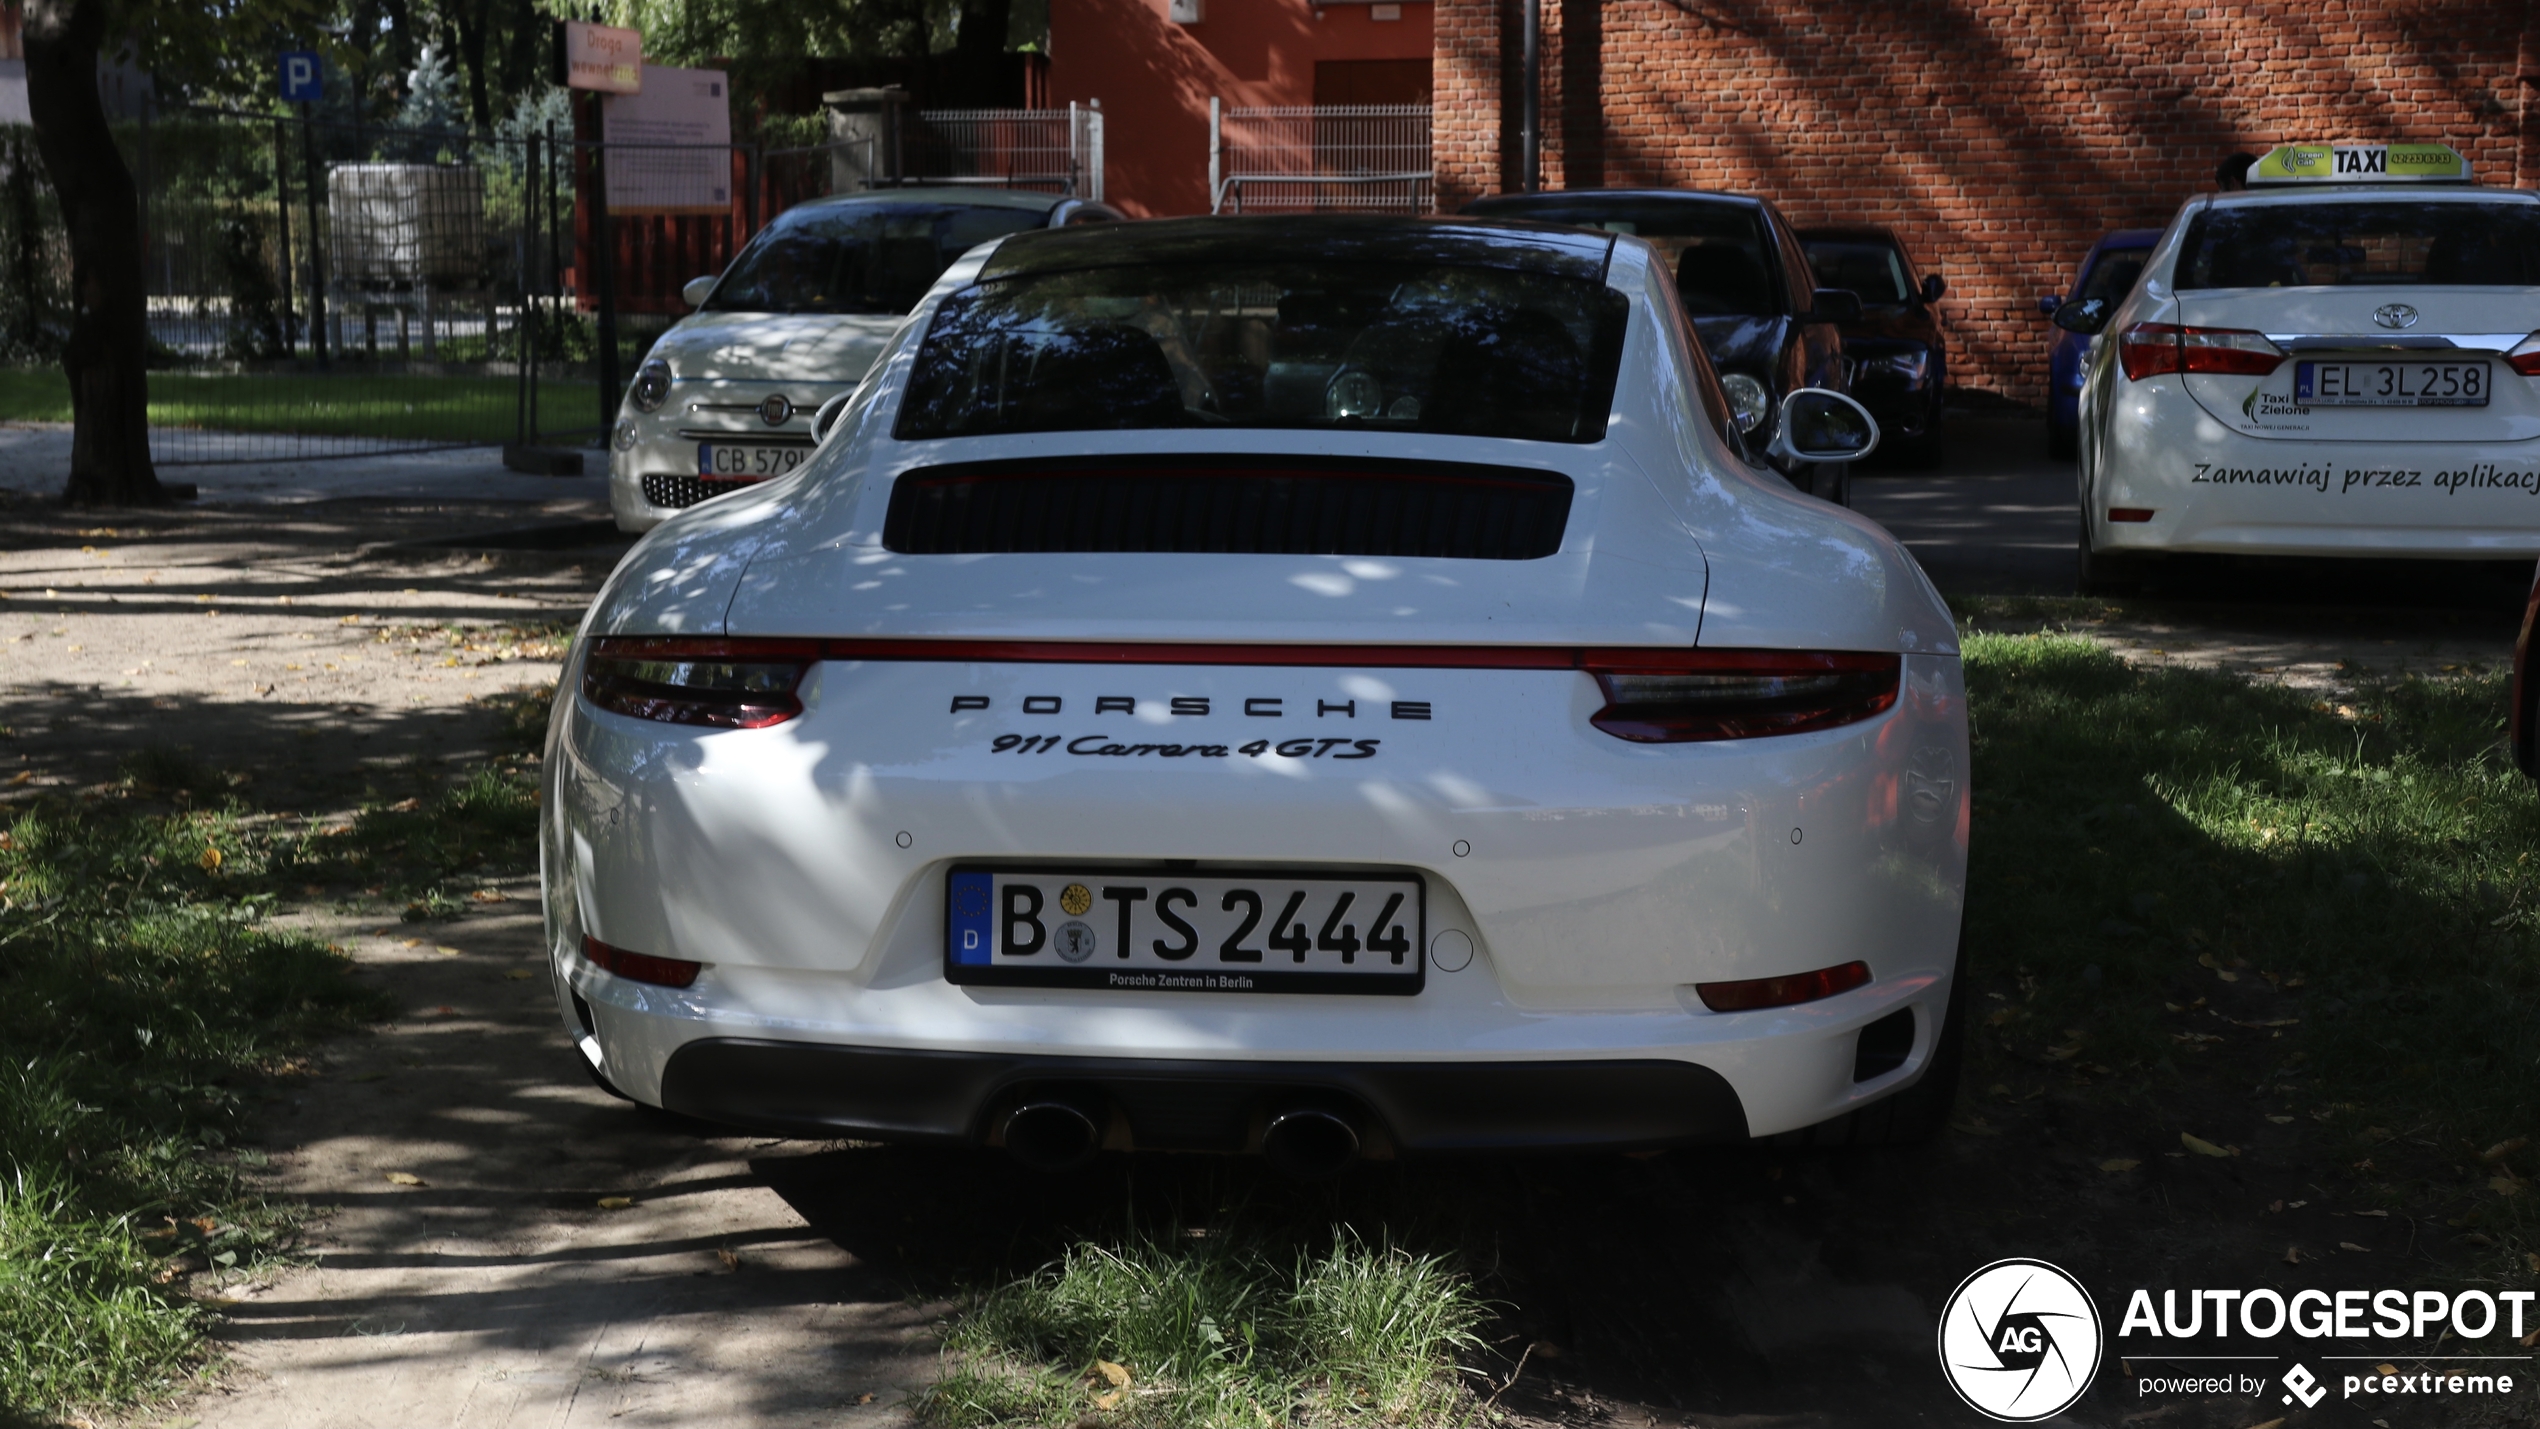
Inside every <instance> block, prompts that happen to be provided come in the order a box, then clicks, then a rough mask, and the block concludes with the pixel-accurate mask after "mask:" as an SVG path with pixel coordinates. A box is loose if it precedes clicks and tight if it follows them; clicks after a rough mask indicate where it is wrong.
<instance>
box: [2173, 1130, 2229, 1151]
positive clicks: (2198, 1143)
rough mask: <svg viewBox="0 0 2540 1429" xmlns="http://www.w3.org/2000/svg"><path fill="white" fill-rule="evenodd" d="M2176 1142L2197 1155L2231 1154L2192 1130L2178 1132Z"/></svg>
mask: <svg viewBox="0 0 2540 1429" xmlns="http://www.w3.org/2000/svg"><path fill="white" fill-rule="evenodd" d="M2178 1144H2179V1145H2181V1146H2184V1147H2186V1148H2187V1149H2188V1150H2190V1151H2193V1152H2195V1153H2196V1154H2197V1155H2199V1156H2229V1155H2230V1154H2231V1153H2230V1152H2228V1151H2225V1150H2223V1149H2222V1148H2221V1147H2219V1146H2216V1145H2215V1144H2214V1143H2212V1142H2210V1141H2207V1140H2206V1139H2205V1138H2203V1137H2201V1136H2198V1135H2196V1134H2195V1133H2193V1132H2187V1131H2182V1132H2180V1133H2179V1134H2178Z"/></svg>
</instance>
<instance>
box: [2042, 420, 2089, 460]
mask: <svg viewBox="0 0 2540 1429" xmlns="http://www.w3.org/2000/svg"><path fill="white" fill-rule="evenodd" d="M2080 449H2081V433H2080V432H2079V431H2078V430H2077V429H2076V427H2068V426H2066V425H2064V424H2063V423H2062V422H2059V421H2056V420H2055V419H2054V418H2052V417H2049V418H2047V419H2046V454H2047V455H2048V456H2049V457H2052V458H2054V459H2055V460H2057V461H2071V460H2072V459H2073V454H2074V453H2075V452H2077V451H2079V450H2080Z"/></svg>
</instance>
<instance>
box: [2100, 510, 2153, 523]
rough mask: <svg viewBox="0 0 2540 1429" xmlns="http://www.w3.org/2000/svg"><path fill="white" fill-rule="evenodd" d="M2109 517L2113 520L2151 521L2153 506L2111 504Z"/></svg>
mask: <svg viewBox="0 0 2540 1429" xmlns="http://www.w3.org/2000/svg"><path fill="white" fill-rule="evenodd" d="M2108 519H2109V520H2111V521H2149V520H2151V519H2152V508H2151V507H2149V506H2111V507H2109V508H2108Z"/></svg>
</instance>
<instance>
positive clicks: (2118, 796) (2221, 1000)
mask: <svg viewBox="0 0 2540 1429" xmlns="http://www.w3.org/2000/svg"><path fill="white" fill-rule="evenodd" d="M1966 655H1967V678H1968V687H1969V707H1970V709H1971V710H1972V711H1973V713H1974V732H1975V750H1974V755H1975V770H1976V785H1975V788H1976V804H1977V817H1976V822H1975V827H1976V837H1975V843H1974V847H1973V850H1972V854H1971V865H1970V873H1969V896H1968V902H1967V907H1968V914H1967V916H1968V933H1969V940H1970V941H1969V947H1970V949H1971V951H1972V953H1973V955H1974V956H1975V958H1976V961H1977V964H1978V967H1979V969H1980V971H1981V972H1983V973H1985V974H1986V975H1987V976H1988V978H1989V979H1990V981H1991V983H1992V985H1993V986H1996V987H2000V988H2006V989H2009V991H2007V992H2005V993H2004V994H2003V995H2001V996H1999V997H1993V998H1986V999H1979V1000H1978V1001H1977V1002H1976V1003H1975V1004H1973V1006H1974V1007H1975V1009H1976V1016H1977V1019H1978V1023H1979V1025H1980V1027H1982V1028H1989V1029H1991V1030H1992V1034H1993V1035H1991V1036H1987V1037H1980V1038H1978V1039H1977V1043H1978V1045H1979V1046H1980V1047H1982V1048H1985V1049H1987V1050H1988V1051H1989V1053H1990V1055H1991V1057H1992V1060H1993V1064H1994V1066H1995V1067H1996V1068H2005V1067H2016V1066H2018V1065H2019V1064H2023V1063H2025V1064H2027V1065H2028V1066H2030V1067H2036V1066H2044V1067H2051V1068H2060V1069H2064V1070H2067V1071H2070V1072H2072V1073H2073V1074H2074V1075H2077V1076H2079V1077H2081V1078H2082V1079H2084V1080H2086V1081H2087V1080H2093V1079H2096V1080H2097V1081H2098V1082H2099V1083H2100V1084H2101V1085H2103V1086H2104V1087H2106V1088H2108V1089H2109V1091H2110V1093H2111V1094H2112V1095H2121V1096H2123V1095H2140V1096H2146V1097H2152V1096H2159V1095H2161V1094H2163V1092H2164V1091H2165V1090H2175V1089H2178V1088H2179V1087H2181V1086H2192V1085H2195V1084H2197V1083H2198V1082H2199V1073H2200V1067H2201V1064H2203V1063H2205V1062H2206V1061H2208V1059H2210V1058H2212V1057H2214V1056H2215V1055H2216V1054H2227V1053H2229V1052H2232V1051H2234V1050H2238V1051H2243V1052H2247V1053H2249V1054H2250V1055H2252V1056H2253V1057H2255V1058H2257V1059H2258V1061H2257V1065H2258V1066H2259V1067H2260V1069H2261V1070H2260V1073H2259V1076H2260V1080H2259V1082H2258V1084H2257V1086H2256V1088H2255V1089H2254V1093H2251V1092H2250V1089H2249V1088H2248V1087H2247V1085H2246V1084H2245V1083H2243V1084H2242V1085H2240V1086H2236V1087H2233V1088H2231V1089H2230V1093H2229V1095H2230V1097H2231V1098H2232V1100H2230V1101H2229V1102H2228V1103H2224V1102H2220V1101H2217V1102H2215V1103H2214V1104H2212V1105H2209V1106H2208V1107H2207V1108H2206V1109H2205V1112H2204V1114H2205V1115H2206V1116H2207V1117H2208V1119H2209V1120H2210V1121H2211V1123H2212V1124H2211V1125H2209V1126H2206V1127H2202V1128H2181V1129H2183V1130H2195V1131H2197V1133H2198V1134H2199V1135H2202V1136H2204V1137H2205V1138H2206V1139H2208V1140H2211V1141H2215V1142H2218V1143H2221V1142H2228V1141H2230V1140H2232V1139H2233V1138H2234V1137H2246V1136H2247V1135H2248V1134H2249V1129H2250V1128H2251V1127H2252V1126H2254V1124H2255V1123H2256V1122H2257V1121H2258V1119H2259V1117H2260V1116H2261V1115H2262V1114H2263V1115H2268V1116H2273V1117H2278V1118H2282V1117H2291V1118H2294V1119H2297V1120H2301V1121H2304V1122H2305V1123H2306V1124H2310V1125H2313V1126H2315V1127H2317V1128H2320V1129H2324V1130H2325V1131H2326V1133H2327V1134H2328V1135H2329V1136H2330V1137H2331V1139H2332V1142H2334V1143H2336V1144H2339V1145H2341V1146H2342V1148H2343V1151H2344V1154H2345V1155H2346V1156H2347V1157H2348V1158H2349V1159H2350V1161H2351V1160H2352V1159H2353V1158H2362V1160H2361V1161H2360V1162H2357V1163H2355V1164H2356V1165H2357V1169H2359V1170H2361V1171H2363V1172H2364V1173H2365V1175H2366V1176H2367V1178H2368V1179H2369V1178H2381V1179H2383V1180H2384V1181H2385V1182H2386V1183H2391V1184H2395V1182H2396V1180H2397V1179H2398V1178H2399V1177H2401V1176H2402V1175H2404V1176H2405V1177H2407V1178H2410V1179H2412V1180H2415V1181H2416V1182H2417V1185H2416V1187H2415V1189H2416V1190H2417V1191H2421V1192H2426V1193H2431V1194H2434V1195H2437V1196H2449V1197H2452V1198H2454V1205H2453V1209H2454V1210H2455V1211H2457V1213H2458V1214H2456V1215H2454V1216H2451V1217H2448V1218H2449V1219H2451V1220H2453V1221H2454V1223H2455V1224H2456V1225H2462V1226H2471V1225H2481V1224H2484V1225H2487V1226H2489V1227H2490V1228H2491V1229H2498V1230H2499V1231H2500V1234H2504V1235H2505V1239H2504V1240H2503V1241H2502V1242H2500V1243H2498V1244H2497V1245H2496V1248H2495V1257H2496V1262H2497V1264H2496V1268H2497V1270H2498V1272H2499V1273H2500V1274H2501V1273H2506V1272H2508V1271H2511V1272H2519V1271H2521V1270H2522V1268H2523V1267H2522V1264H2521V1261H2520V1258H2519V1257H2520V1255H2521V1253H2523V1252H2526V1251H2528V1250H2529V1249H2530V1248H2531V1246H2530V1244H2529V1242H2530V1239H2531V1237H2530V1231H2531V1229H2532V1227H2531V1226H2530V1224H2529V1220H2530V1217H2529V1212H2528V1211H2527V1210H2526V1209H2525V1207H2526V1206H2527V1205H2528V1203H2529V1202H2530V1201H2532V1200H2534V1199H2540V1198H2534V1197H2527V1196H2522V1195H2520V1194H2518V1191H2519V1182H2520V1180H2521V1178H2522V1177H2525V1176H2528V1175H2531V1174H2534V1173H2540V1163H2535V1162H2533V1161H2532V1159H2531V1153H2530V1151H2528V1150H2527V1149H2526V1150H2520V1151H2512V1152H2506V1153H2503V1154H2500V1155H2498V1156H2496V1157H2494V1158H2488V1157H2485V1156H2484V1155H2482V1153H2483V1152H2484V1151H2485V1150H2486V1149H2487V1148H2490V1147H2493V1146H2496V1145H2498V1144H2499V1143H2503V1142H2506V1141H2508V1140H2509V1139H2511V1138H2514V1137H2517V1136H2523V1135H2527V1134H2531V1133H2532V1132H2534V1130H2535V1128H2534V1127H2533V1125H2532V1121H2533V1119H2534V1111H2533V1108H2534V1107H2540V867H2535V865H2534V864H2533V862H2532V851H2533V850H2534V849H2540V798H2536V797H2535V796H2534V792H2533V790H2532V788H2531V787H2530V784H2529V782H2528V781H2526V780H2525V779H2524V778H2523V776H2522V775H2521V774H2519V773H2518V772H2516V771H2515V770H2514V769H2513V767H2512V764H2511V761H2510V759H2509V758H2507V756H2506V755H2505V754H2504V752H2503V751H2502V749H2501V748H2500V746H2499V744H2498V737H2499V734H2500V732H2501V725H2502V718H2503V711H2504V709H2505V680H2504V677H2503V676H2501V675H2476V674H2473V675H2469V676H2465V677H2462V678H2459V679H2446V680H2441V681H2427V680H2423V679H2415V678H2410V679H2401V680H2391V681H2386V682H2375V683H2367V684H2365V685H2363V686H2361V687H2360V688H2358V689H2357V690H2356V691H2355V692H2353V693H2352V694H2350V695H2347V696H2344V697H2340V698H2337V699H2334V700H2332V699H2324V698H2322V697H2320V696H2319V695H2317V694H2315V693H2308V692H2303V691H2298V690H2292V689H2287V688H2283V687H2279V686H2271V685H2261V684H2254V683H2251V682H2250V681H2248V680H2245V679H2243V678H2240V677H2238V676H2235V675H2231V674H2225V673H2219V672H2211V671H2200V670H2193V669H2183V668H2166V669H2149V668H2140V667H2135V666H2129V665H2127V664H2126V663H2124V662H2123V661H2120V660H2118V659H2117V658H2115V657H2114V656H2112V655H2110V654H2108V653H2107V652H2106V651H2105V650H2103V649H2101V648H2100V647H2099V646H2098V645H2096V644H2095V643H2093V642H2091V641H2089V640H2087V639H2083V638H2080V637H2076V636H2069V635H2062V634H2051V633H2050V634H2035V635H2017V636H2012V635H1988V634H1982V633H1976V634H1970V635H1969V636H1968V637H1967V638H1966ZM1976 1075H1979V1076H1980V1075H1982V1073H1981V1072H1979V1073H1977V1074H1976ZM2402 1168H2405V1169H2404V1171H2403V1169H2402ZM2500 1189H2501V1190H2504V1191H2506V1192H2507V1194H2504V1195H2499V1194H2497V1192H2498V1191H2499V1190H2500ZM2394 1194H2397V1192H2396V1191H2394ZM2490 1239H2493V1237H2491V1238H2490ZM2473 1244H2474V1242H2473Z"/></svg>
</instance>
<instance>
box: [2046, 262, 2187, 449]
mask: <svg viewBox="0 0 2540 1429" xmlns="http://www.w3.org/2000/svg"><path fill="white" fill-rule="evenodd" d="M2160 241H2161V230H2159V229H2157V228H2120V229H2118V230H2117V231H2116V232H2114V233H2111V234H2109V235H2108V236H2106V237H2105V238H2102V239H2100V240H2099V241H2098V242H2097V243H2094V244H2092V245H2090V253H2089V256H2087V257H2085V258H2083V259H2082V260H2081V270H2080V272H2078V273H2077V274H2075V275H2074V277H2073V290H2072V295H2071V296H2070V297H2069V298H2067V297H2063V296H2059V295H2057V294H2054V293H2046V294H2042V295H2041V296H2040V297H2039V298H2038V300H2037V310H2038V311H2039V312H2042V313H2050V314H2051V313H2053V312H2054V311H2055V310H2056V309H2057V308H2059V307H2062V306H2063V305H2064V304H2065V303H2067V302H2075V303H2077V302H2080V301H2082V300H2083V299H2085V298H2105V299H2107V300H2108V304H2109V306H2110V307H2114V306H2115V305H2116V304H2118V303H2119V302H2122V301H2123V300H2124V298H2125V295H2126V294H2128V293H2130V292H2133V291H2134V280H2135V279H2137V278H2139V277H2141V276H2143V260H2145V259H2147V258H2149V257H2151V256H2152V245H2153V244H2156V243H2158V242H2160ZM2054 334H2055V335H2054V336H2053V337H2052V338H2050V339H2048V341H2047V345H2046V454H2047V455H2048V456H2058V457H2068V456H2071V455H2072V454H2073V443H2074V441H2075V439H2076V436H2077V434H2078V433H2079V431H2080V428H2081V407H2080V399H2081V357H2082V354H2083V353H2085V352H2087V351H2089V350H2090V339H2089V338H2088V337H2086V336H2084V335H2083V334H2081V333H2077V332H2071V331H2068V330H2066V329H2064V328H2056V329H2054Z"/></svg>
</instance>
